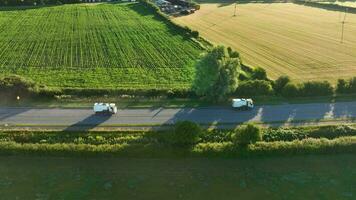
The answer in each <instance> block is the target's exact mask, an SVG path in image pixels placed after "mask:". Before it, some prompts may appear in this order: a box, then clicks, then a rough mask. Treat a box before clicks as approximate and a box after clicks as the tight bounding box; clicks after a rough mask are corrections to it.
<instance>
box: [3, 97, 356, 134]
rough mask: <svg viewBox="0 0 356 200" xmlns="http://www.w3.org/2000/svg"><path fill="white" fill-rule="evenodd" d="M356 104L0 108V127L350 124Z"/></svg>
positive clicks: (89, 127)
mask: <svg viewBox="0 0 356 200" xmlns="http://www.w3.org/2000/svg"><path fill="white" fill-rule="evenodd" d="M354 118H356V102H340V103H312V104H286V105H266V106H257V107H255V108H254V109H253V110H251V111H235V110H232V109H230V108H227V107H226V108H222V107H207V108H152V109H150V108H145V109H119V110H118V113H117V114H116V115H112V116H105V115H94V114H93V111H92V110H91V109H58V108H54V109H39V108H4V107H3V108H0V126H15V125H21V126H25V125H32V126H33V125H38V126H56V125H57V126H62V127H69V128H70V127H84V126H85V127H87V128H88V129H91V128H95V127H96V126H125V125H127V126H134V125H137V126H144V125H146V126H149V125H158V124H172V123H174V122H176V121H180V120H190V121H195V122H198V123H201V124H207V125H209V124H240V123H243V122H260V123H281V124H283V123H290V122H297V121H299V122H302V121H311V120H313V121H326V120H336V119H338V120H340V119H344V120H351V119H354Z"/></svg>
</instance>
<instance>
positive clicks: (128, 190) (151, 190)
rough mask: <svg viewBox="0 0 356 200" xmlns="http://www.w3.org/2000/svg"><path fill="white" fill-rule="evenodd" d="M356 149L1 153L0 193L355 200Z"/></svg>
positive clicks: (38, 196)
mask: <svg viewBox="0 0 356 200" xmlns="http://www.w3.org/2000/svg"><path fill="white" fill-rule="evenodd" d="M355 176H356V157H355V155H341V154H339V155H329V156H326V155H325V156H305V157H277V158H252V159H217V158H209V159H207V158H205V159H204V158H195V159H191V158H186V159H183V158H181V159H179V158H178V159H117V158H56V157H30V156H28V157H6V156H2V157H0V193H1V199H4V200H12V199H76V200H81V199H186V200H189V199H198V200H199V199H204V200H205V199H224V200H225V199H226V200H229V199H301V200H302V199H345V200H346V199H350V200H351V199H355V195H356V182H355Z"/></svg>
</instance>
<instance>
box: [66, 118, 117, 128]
mask: <svg viewBox="0 0 356 200" xmlns="http://www.w3.org/2000/svg"><path fill="white" fill-rule="evenodd" d="M111 116H112V115H111V114H93V115H90V116H89V117H87V118H85V119H83V120H81V121H79V122H76V123H75V124H72V125H70V126H68V127H67V128H66V129H64V130H63V131H89V130H91V129H93V128H95V127H97V126H99V125H100V124H102V123H104V122H106V121H107V120H109V119H110V118H111Z"/></svg>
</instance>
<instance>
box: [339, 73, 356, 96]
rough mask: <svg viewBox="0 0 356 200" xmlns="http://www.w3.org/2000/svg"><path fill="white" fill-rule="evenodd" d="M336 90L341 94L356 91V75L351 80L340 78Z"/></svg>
mask: <svg viewBox="0 0 356 200" xmlns="http://www.w3.org/2000/svg"><path fill="white" fill-rule="evenodd" d="M336 92H337V93H340V94H353V93H356V77H354V78H351V79H349V80H347V81H346V80H344V79H339V80H338V82H337V86H336Z"/></svg>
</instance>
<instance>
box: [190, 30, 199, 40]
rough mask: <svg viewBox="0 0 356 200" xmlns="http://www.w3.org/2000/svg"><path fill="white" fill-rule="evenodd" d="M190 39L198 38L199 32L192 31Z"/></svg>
mask: <svg viewBox="0 0 356 200" xmlns="http://www.w3.org/2000/svg"><path fill="white" fill-rule="evenodd" d="M191 34H192V37H194V38H198V37H199V32H198V31H192V33H191Z"/></svg>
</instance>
